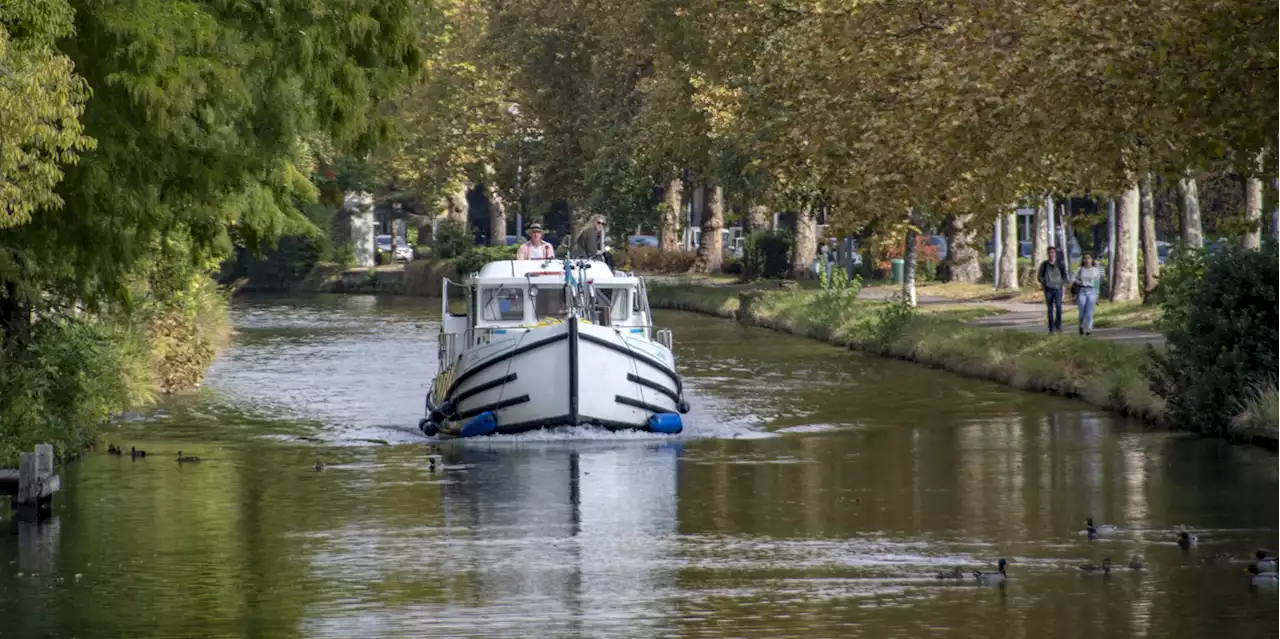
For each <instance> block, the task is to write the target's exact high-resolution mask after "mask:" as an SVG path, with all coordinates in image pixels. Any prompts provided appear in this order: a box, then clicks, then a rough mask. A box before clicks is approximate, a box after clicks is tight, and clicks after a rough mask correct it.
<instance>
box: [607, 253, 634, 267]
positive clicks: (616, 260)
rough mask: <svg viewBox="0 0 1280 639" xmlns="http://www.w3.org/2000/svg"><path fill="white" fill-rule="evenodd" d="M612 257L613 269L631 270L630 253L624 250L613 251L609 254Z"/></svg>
mask: <svg viewBox="0 0 1280 639" xmlns="http://www.w3.org/2000/svg"><path fill="white" fill-rule="evenodd" d="M609 255H611V256H612V257H613V268H615V269H620V270H624V271H626V270H630V269H631V252H630V251H627V250H625V249H613V250H612V251H610V252H609Z"/></svg>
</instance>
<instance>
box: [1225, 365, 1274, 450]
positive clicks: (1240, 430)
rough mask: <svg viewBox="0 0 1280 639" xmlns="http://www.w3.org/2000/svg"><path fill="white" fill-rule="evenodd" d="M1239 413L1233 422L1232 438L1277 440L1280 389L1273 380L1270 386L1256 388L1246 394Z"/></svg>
mask: <svg viewBox="0 0 1280 639" xmlns="http://www.w3.org/2000/svg"><path fill="white" fill-rule="evenodd" d="M1239 411H1240V412H1239V413H1237V414H1236V416H1235V417H1234V418H1233V419H1232V420H1231V434H1232V437H1237V438H1240V439H1253V438H1255V437H1261V438H1264V439H1271V440H1275V439H1276V431H1277V429H1278V428H1280V388H1277V385H1276V381H1275V379H1274V378H1272V380H1271V383H1270V384H1264V385H1262V386H1255V387H1253V388H1252V389H1250V390H1249V392H1248V393H1246V394H1245V397H1244V402H1243V403H1241V405H1240V409H1239Z"/></svg>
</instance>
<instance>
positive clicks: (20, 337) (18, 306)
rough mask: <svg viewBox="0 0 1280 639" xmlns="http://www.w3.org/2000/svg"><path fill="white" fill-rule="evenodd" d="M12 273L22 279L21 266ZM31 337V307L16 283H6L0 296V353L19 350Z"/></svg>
mask: <svg viewBox="0 0 1280 639" xmlns="http://www.w3.org/2000/svg"><path fill="white" fill-rule="evenodd" d="M19 269H20V270H19V271H18V272H17V273H14V275H17V276H18V277H19V278H21V277H22V270H21V266H20V265H19ZM30 337H31V306H30V305H29V304H27V301H26V299H25V297H24V296H23V295H22V294H21V291H20V289H19V287H18V282H16V281H8V282H5V284H4V294H3V295H0V352H3V350H4V349H7V348H14V349H21V348H22V347H24V346H26V345H27V343H28V342H29V341H30Z"/></svg>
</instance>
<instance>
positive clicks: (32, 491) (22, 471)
mask: <svg viewBox="0 0 1280 639" xmlns="http://www.w3.org/2000/svg"><path fill="white" fill-rule="evenodd" d="M39 484H40V480H39V475H37V474H36V454H35V453H22V455H21V457H20V462H19V463H18V506H20V507H21V506H34V505H36V501H37V500H38V499H39V497H40V490H39Z"/></svg>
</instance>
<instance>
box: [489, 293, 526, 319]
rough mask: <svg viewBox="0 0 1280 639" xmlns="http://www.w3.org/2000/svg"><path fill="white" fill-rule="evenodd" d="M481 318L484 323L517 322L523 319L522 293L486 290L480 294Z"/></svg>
mask: <svg viewBox="0 0 1280 639" xmlns="http://www.w3.org/2000/svg"><path fill="white" fill-rule="evenodd" d="M481 295H482V296H481V299H482V300H483V301H482V306H481V308H482V309H483V310H482V312H481V317H482V318H483V319H484V321H486V322H519V321H521V320H523V319H524V291H523V290H520V289H518V288H487V289H484V290H483V293H482V294H481Z"/></svg>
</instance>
